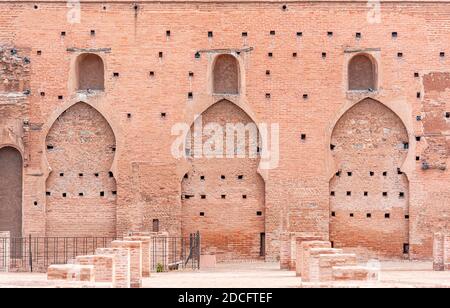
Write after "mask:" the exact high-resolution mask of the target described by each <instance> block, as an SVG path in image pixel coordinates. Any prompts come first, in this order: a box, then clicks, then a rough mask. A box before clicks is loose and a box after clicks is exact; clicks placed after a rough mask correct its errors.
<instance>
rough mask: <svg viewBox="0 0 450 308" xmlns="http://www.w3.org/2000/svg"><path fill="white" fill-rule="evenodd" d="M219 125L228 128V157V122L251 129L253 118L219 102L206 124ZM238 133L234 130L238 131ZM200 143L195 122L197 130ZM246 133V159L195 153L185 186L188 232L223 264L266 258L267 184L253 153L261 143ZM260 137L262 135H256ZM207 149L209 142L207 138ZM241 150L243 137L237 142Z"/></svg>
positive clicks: (205, 117) (205, 116) (204, 117)
mask: <svg viewBox="0 0 450 308" xmlns="http://www.w3.org/2000/svg"><path fill="white" fill-rule="evenodd" d="M212 123H217V124H218V125H220V126H221V127H222V128H223V129H224V132H223V139H222V140H223V143H224V149H218V150H220V151H225V152H224V153H222V154H221V155H223V156H226V153H227V152H226V151H227V146H230V144H229V143H228V144H227V142H226V140H227V136H228V133H230V132H227V131H226V123H233V124H237V123H241V124H243V125H247V124H249V123H252V120H251V119H250V118H249V117H248V115H246V114H245V113H244V112H243V110H241V109H240V108H238V107H236V106H235V105H234V104H232V103H230V102H228V101H222V102H219V103H217V104H215V105H213V106H211V107H210V108H209V109H207V110H206V111H205V112H204V113H203V114H202V123H201V124H200V123H198V125H199V126H200V125H201V127H203V129H205V127H208V126H209V127H210V126H211V124H212ZM255 129H256V126H255ZM233 133H234V131H233ZM191 134H192V138H191V139H192V140H190V141H191V145H190V146H189V148H191V147H192V145H194V143H195V141H194V138H195V137H194V135H195V124H194V125H193V127H192V128H191ZM250 135H251V134H250V133H249V132H248V131H247V132H246V139H245V145H243V146H245V156H244V157H242V158H240V157H237V155H233V156H234V158H214V157H206V158H196V157H195V155H196V153H194V151H196V150H194V149H192V151H193V152H192V155H194V157H193V158H192V166H191V169H190V170H189V172H188V173H187V174H186V175H185V176H184V178H183V182H182V194H183V195H182V198H183V200H182V217H181V224H182V233H183V235H185V236H189V234H190V233H194V232H196V231H200V234H201V236H202V248H203V251H204V253H215V254H217V259H218V260H220V261H223V260H227V259H258V258H260V257H261V250H260V247H261V234H263V233H264V232H265V225H264V181H263V179H262V178H261V177H260V175H259V174H258V173H257V168H258V161H259V159H258V158H252V157H251V155H250V153H249V151H251V146H250V148H249V145H251V144H255V150H256V144H257V140H252V139H251V138H250ZM255 136H256V137H257V135H255ZM203 139H204V140H203V142H202V144H203V145H205V143H206V141H207V138H206V137H204V138H203ZM234 144H235V149H237V148H238V145H237V138H236V139H235V140H234Z"/></svg>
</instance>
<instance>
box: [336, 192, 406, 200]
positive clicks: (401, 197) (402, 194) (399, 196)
mask: <svg viewBox="0 0 450 308" xmlns="http://www.w3.org/2000/svg"><path fill="white" fill-rule="evenodd" d="M351 195H352V192H351V191H347V192H346V196H348V197H350V196H351ZM382 195H383V197H387V196H388V192H386V191H384V192H383V193H382ZM330 196H332V197H335V196H336V192H335V191H331V192H330ZM368 196H369V192H368V191H365V192H364V197H368ZM398 198H399V199H404V198H405V193H404V192H399V194H398Z"/></svg>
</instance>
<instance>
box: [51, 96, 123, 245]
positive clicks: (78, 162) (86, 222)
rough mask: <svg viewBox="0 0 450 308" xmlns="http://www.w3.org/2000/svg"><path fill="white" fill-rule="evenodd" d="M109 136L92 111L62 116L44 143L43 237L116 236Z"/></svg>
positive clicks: (81, 106)
mask: <svg viewBox="0 0 450 308" xmlns="http://www.w3.org/2000/svg"><path fill="white" fill-rule="evenodd" d="M115 149H116V140H115V136H114V133H113V131H112V129H111V127H110V125H109V124H108V122H107V121H106V119H105V118H104V117H103V116H102V115H101V114H100V113H99V112H98V111H97V110H96V109H94V108H93V107H91V106H89V105H88V104H85V103H82V102H79V103H76V104H75V105H72V106H71V107H70V108H68V109H67V110H66V111H64V112H63V113H62V114H61V115H60V116H59V117H58V118H57V120H56V121H55V123H54V124H53V126H52V127H51V129H50V130H49V132H48V135H47V137H46V151H47V153H46V154H47V159H48V162H49V165H50V168H51V170H52V171H51V173H50V175H49V177H48V178H47V183H46V195H47V230H46V231H47V235H48V236H115V234H116V195H117V191H116V181H115V178H114V175H113V174H112V172H110V170H111V166H112V163H113V160H114V154H115Z"/></svg>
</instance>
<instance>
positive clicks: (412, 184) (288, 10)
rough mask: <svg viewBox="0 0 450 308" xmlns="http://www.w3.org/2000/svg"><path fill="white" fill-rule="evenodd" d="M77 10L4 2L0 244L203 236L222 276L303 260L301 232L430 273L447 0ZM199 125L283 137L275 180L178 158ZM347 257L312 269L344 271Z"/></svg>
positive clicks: (449, 186)
mask: <svg viewBox="0 0 450 308" xmlns="http://www.w3.org/2000/svg"><path fill="white" fill-rule="evenodd" d="M80 3H81V5H79V6H77V5H72V6H70V5H69V6H68V5H67V3H66V2H65V1H40V0H37V1H32V2H30V1H21V0H18V1H0V25H1V27H0V231H9V232H10V233H11V236H28V235H30V234H31V235H35V236H37V235H39V236H105V237H106V236H108V237H114V236H122V235H123V234H125V233H126V232H129V231H132V232H168V233H169V234H170V235H171V236H180V235H189V234H190V233H193V232H196V231H200V234H201V235H202V250H203V253H205V254H215V255H216V256H217V260H218V261H223V260H242V259H245V260H249V259H251V260H255V259H265V260H269V261H273V260H277V259H279V258H280V249H281V250H282V252H283V253H284V254H286V256H292V255H295V254H296V252H297V249H301V247H300V246H299V247H296V246H295V245H296V244H295V243H296V241H295V237H293V236H291V235H293V234H295V235H296V236H299V237H302V236H303V237H305V238H315V239H320V240H323V241H327V242H328V241H329V243H330V246H332V247H333V248H334V249H345V250H346V252H345V253H347V250H350V251H352V252H357V255H358V257H365V258H370V257H374V256H376V257H380V258H387V259H401V258H407V259H408V258H409V259H421V260H422V259H423V260H424V259H429V260H431V258H432V254H433V234H435V233H443V234H445V233H448V230H449V224H450V219H449V217H450V173H449V171H448V166H449V159H450V158H449V151H450V141H449V140H450V139H449V132H450V103H449V98H450V90H449V89H450V59H449V55H450V40H449V37H450V30H449V28H448V24H449V23H450V6H449V3H448V2H446V1H440V2H436V1H426V0H425V1H415V2H414V1H407V2H406V1H381V2H380V5H379V7H371V6H367V3H366V2H364V1H363V2H359V1H346V2H340V1H320V0H319V1H314V2H311V1H301V0H300V1H286V2H285V3H279V2H277V1H256V2H255V1H252V2H247V1H237V2H234V1H220V2H209V1H205V2H201V3H200V2H198V1H196V2H194V1H179V2H173V1H165V0H163V1H115V0H114V1H112V0H110V1H103V2H101V3H100V2H96V1H91V0H86V1H80ZM199 115H201V116H202V118H203V127H206V126H210V125H209V124H211V123H216V124H217V123H218V124H220V125H224V124H226V123H234V124H236V123H242V124H244V125H247V124H252V123H253V124H256V126H257V127H258V132H259V133H260V134H261V130H259V128H261V124H262V123H266V124H268V125H278V126H279V149H277V150H278V151H277V153H279V161H278V165H277V166H276V167H275V168H270V169H265V168H261V159H260V158H259V157H256V158H255V157H250V156H245V157H239V158H237V157H236V158H217V157H212V158H211V157H202V158H197V157H195V155H192V153H190V152H189V151H190V148H189V147H187V148H186V149H183V151H185V152H186V154H187V157H182V158H179V157H175V156H174V155H172V145H173V143H174V141H176V140H177V138H179V136H177V135H176V134H173V127H175V126H176V125H177V124H179V123H184V124H185V125H186V126H187V127H188V128H189V127H191V130H193V125H194V124H193V123H194V119H195V118H196V117H197V116H199ZM227 136H228V135H225V136H223V139H224V140H226V139H227ZM206 139H207V138H206ZM201 142H202V144H203V145H204V144H207V142H208V140H203V139H202V140H201ZM247 143H250V142H247V141H246V143H245V144H247ZM256 146H257V148H258V152H259V150H261V149H262V148H261V147H264V144H263V143H260V142H258V144H257V145H256ZM283 241H288V242H286V243H284V242H283ZM300 244H301V243H300V242H299V245H300ZM116 245H119V244H116ZM436 245H437V244H435V249H437V250H439V249H441V248H439V247H441V246H439V245H437V246H436ZM436 247H437V248H436ZM442 247H443V246H442ZM317 249H319V248H317ZM321 249H325V248H321ZM326 249H332V248H326ZM441 250H442V249H441ZM333 251H334V250H333ZM439 251H440V250H439ZM105 254H107V255H114V253H113V252H108V253H105ZM132 258H134V256H132ZM352 258H353V257H351V258H350V257H348V255H346V254H342V255H338V256H328V257H327V256H326V257H321V258H318V259H317V260H316V259H314V258H312V259H311V260H313V261H314V260H315V261H314V262H316V261H317V262H316V263H317V264H319V265H318V267H317V268H320V267H323V268H324V269H326V271H324V272H323V273H322V272H321V274H320V275H322V274H323V275H325V276H330V275H335V273H332V272H330V271H329V267H330V266H329V265H330V264H338V265H341V264H344V263H345V264H347V263H352V264H353V263H354V260H353V259H352ZM107 259H108V257H104V260H103V259H102V260H101V261H100V259H99V260H97V259H95V260H91V259H89V260H87V261H85V263H86V265H77V266H78V267H80V268H81V267H83V268H85V269H86V271H87V272H88V273H87V274H86V277H88V278H89V277H90V274H91V272H89V271H92V270H91V269H90V267H89V266H90V265H89V264H91V263H101V262H106V260H107ZM350 259H351V260H350ZM349 260H350V261H351V262H350V261H349ZM291 261H292V260H286V266H288V267H291V268H293V267H295V266H296V265H295V264H293V263H292V262H291ZM347 261H349V262H347ZM83 264H84V263H83ZM140 266H144V268H145V269H146V268H147V266H148V264H147V265H145V264H144V265H140ZM297 266H298V267H301V266H302V265H300V264H297ZM53 270H54V271H53V272H52V275H54V276H55V277H59V276H60V275H63V274H64V273H66V272H67V271H66V272H65V271H64V270H66V269H64V268H63V269H62V270H61V268H54V269H53ZM341 270H344V274H342V273H336V275H338V276H339V275H344V276H345V275H347V274H348V273H347V272H345V271H351V270H354V268H353V269H350V270H349V269H346V268H344V269H342V268H341ZM61 273H63V274H61ZM352 273H353V272H352ZM96 274H97V276H99V277H101V275H102V274H101V272H98V273H96ZM313 274H314V273H311V275H313ZM64 275H65V274H64ZM355 275H356V274H355ZM125 276H126V275H125ZM127 279H130V278H127ZM139 279H140V278H139V277H138V278H136V277H135V275H134V274H133V272H132V273H131V283H132V284H135V285H139V284H140V280H139Z"/></svg>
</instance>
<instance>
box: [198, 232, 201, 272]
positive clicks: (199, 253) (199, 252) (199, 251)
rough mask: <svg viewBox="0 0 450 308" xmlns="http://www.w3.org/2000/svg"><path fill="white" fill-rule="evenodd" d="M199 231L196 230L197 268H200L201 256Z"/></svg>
mask: <svg viewBox="0 0 450 308" xmlns="http://www.w3.org/2000/svg"><path fill="white" fill-rule="evenodd" d="M200 244H201V242H200V231H197V253H198V259H197V262H198V269H200V256H201V246H200Z"/></svg>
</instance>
